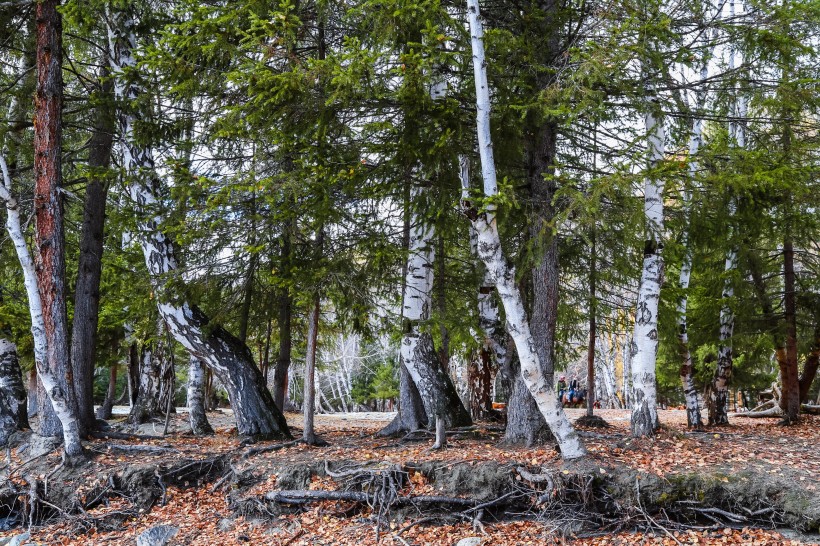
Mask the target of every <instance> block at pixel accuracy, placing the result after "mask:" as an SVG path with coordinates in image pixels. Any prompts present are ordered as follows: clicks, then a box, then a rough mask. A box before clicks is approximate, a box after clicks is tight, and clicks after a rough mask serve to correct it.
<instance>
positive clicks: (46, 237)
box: [34, 0, 80, 457]
mask: <svg viewBox="0 0 820 546" xmlns="http://www.w3.org/2000/svg"><path fill="white" fill-rule="evenodd" d="M58 4H59V2H57V1H56V0H43V1H42V2H38V3H37V4H36V16H35V17H36V24H37V91H36V93H35V98H34V220H35V234H34V245H35V249H36V250H35V256H34V257H35V265H36V269H37V286H38V288H39V292H40V297H41V300H42V305H43V321H44V325H45V337H46V343H47V351H46V360H45V362H43V363H42V366H43V368H44V369H43V370H41V375H44V374H48V375H49V376H52V377H53V379H54V387H53V388H51V391H50V392H49V393H47V394H48V396H49V398H50V399H52V400H54V401H57V400H59V401H61V402H64V403H65V405H66V411H67V412H68V413H69V414H70V417H74V418H76V416H77V399H76V397H75V394H74V380H73V374H72V370H71V364H70V361H69V347H68V317H67V314H66V297H65V242H64V236H63V203H62V198H61V195H60V188H61V186H62V111H63V79H62V20H61V17H60V14H59V12H58V11H57V6H58ZM70 417H69V416H65V418H70ZM61 418H62V416H61ZM59 423H60V422H59V421H57V424H58V425H59ZM61 432H62V427H61V426H54V422H53V421H49V420H48V419H42V420H41V426H40V434H41V435H44V436H56V435H60V433H61ZM77 455H80V454H79V453H66V456H67V457H73V456H77Z"/></svg>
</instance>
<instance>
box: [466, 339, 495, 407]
mask: <svg viewBox="0 0 820 546" xmlns="http://www.w3.org/2000/svg"><path fill="white" fill-rule="evenodd" d="M492 370H493V362H492V356H491V355H490V352H489V351H487V349H485V348H484V347H481V348H480V349H474V350H473V351H472V352H471V353H470V361H469V363H468V364H467V392H468V393H469V396H470V416H471V417H472V418H473V419H476V420H477V419H487V418H489V417H491V416H492V414H493V374H492Z"/></svg>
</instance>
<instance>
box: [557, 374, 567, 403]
mask: <svg viewBox="0 0 820 546" xmlns="http://www.w3.org/2000/svg"><path fill="white" fill-rule="evenodd" d="M557 389H558V400H563V399H564V393H565V392H566V391H567V378H566V376H563V375H562V376H561V377H559V378H558V385H557Z"/></svg>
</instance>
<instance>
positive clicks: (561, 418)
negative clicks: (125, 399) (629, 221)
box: [462, 0, 586, 459]
mask: <svg viewBox="0 0 820 546" xmlns="http://www.w3.org/2000/svg"><path fill="white" fill-rule="evenodd" d="M467 14H468V17H469V22H470V42H471V45H472V52H473V69H474V71H475V87H476V109H477V115H476V118H477V119H476V129H477V133H478V147H479V154H480V156H481V174H482V179H483V182H484V195H485V196H486V197H488V198H492V197H494V196H496V195H497V193H498V186H497V182H496V174H495V159H494V158H493V148H492V138H491V136H490V93H489V85H488V83H487V65H486V61H485V59H484V43H483V35H484V30H483V28H482V24H481V20H480V14H479V6H478V0H467ZM462 184H464V182H462ZM463 192H464V195H463V196H464V201H465V204H466V203H468V198H469V187H464V188H463ZM494 209H495V207H494V206H493V205H492V203H487V205H486V208H485V212H482V213H478V214H477V213H475V211H473V212H472V213H471V214H470V216H471V220H472V222H473V226H474V228H475V230H476V234H477V239H478V245H477V248H478V255H479V257H480V258H481V259H482V260H483V261H484V264H485V266H486V268H487V271H488V274H489V275H490V278H491V279H493V281H494V284H495V286H496V289H497V290H498V294H499V296H500V297H501V302H502V304H503V305H504V311H505V312H506V316H507V330H508V332H509V334H510V335H511V336H512V338H513V340H514V341H515V346H516V349H517V351H518V357H519V360H520V362H521V375H522V377H523V379H524V382H525V383H526V385H527V388H528V389H529V391H530V393H531V394H532V396H533V398H534V399H535V401H536V403H537V405H538V409H539V410H541V413H542V415H543V416H544V419H545V420H546V422H547V425H548V426H549V428H550V430H551V431H552V433H553V435H554V436H555V439H556V440H557V441H558V446H559V448H560V449H561V455H562V456H563V457H564V459H576V458H579V457H583V456H584V455H586V449H585V448H584V445H583V444H582V443H581V440H580V438H579V437H578V434H577V433H576V432H575V429H574V428H573V427H572V425H571V424H570V422H569V419H567V416H566V414H565V413H564V408H563V407H562V406H561V404H560V402H559V401H558V398H557V397H556V396H555V393H554V392H553V391H552V389H551V388H550V386H549V385H548V384H547V381H546V379H545V378H544V374H543V373H542V371H541V365H540V363H539V361H538V354H537V353H536V352H535V347H534V344H533V338H532V333H531V332H530V325H529V322H528V320H527V314H526V310H525V309H524V302H523V299H522V297H521V293H520V292H519V290H518V285H517V284H516V281H515V268H514V267H513V266H512V264H510V263H509V262H508V261H507V259H506V257H505V256H504V253H503V250H502V248H501V239H500V237H499V234H498V226H497V225H496V219H495V214H494Z"/></svg>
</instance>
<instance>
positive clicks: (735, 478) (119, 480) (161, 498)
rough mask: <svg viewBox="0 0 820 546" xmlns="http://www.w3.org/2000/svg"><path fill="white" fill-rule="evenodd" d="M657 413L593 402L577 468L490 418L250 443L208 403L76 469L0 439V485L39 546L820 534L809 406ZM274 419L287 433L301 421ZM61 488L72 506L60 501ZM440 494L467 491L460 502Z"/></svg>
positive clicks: (376, 425) (586, 541) (743, 539)
mask: <svg viewBox="0 0 820 546" xmlns="http://www.w3.org/2000/svg"><path fill="white" fill-rule="evenodd" d="M568 413H569V415H570V417H571V418H572V419H573V420H574V419H576V418H578V417H580V416H581V415H583V410H573V409H570V410H568ZM659 413H660V419H661V423H662V430H661V431H660V432H659V434H658V435H657V436H656V437H654V438H652V439H640V440H633V439H631V438H630V437H629V414H628V412H627V411H621V410H599V411H596V414H598V415H600V416H601V417H603V418H604V419H605V420H606V421H607V422H608V423H609V424H610V425H611V426H610V428H606V429H580V430H581V433H582V436H583V437H584V441H585V443H586V446H587V448H588V450H589V451H590V454H591V456H590V457H589V460H588V461H586V462H584V463H583V464H582V465H580V466H578V465H568V464H565V463H562V461H561V459H560V456H559V454H558V453H557V451H556V449H555V447H554V446H551V445H550V446H544V447H537V448H519V447H515V448H511V447H505V446H503V445H501V444H500V443H499V440H500V438H501V436H502V434H503V430H502V428H501V427H500V425H498V424H495V423H479V424H478V425H477V426H476V427H474V428H473V429H470V430H463V431H456V432H455V433H454V434H452V435H451V436H450V438H449V446H448V448H447V449H444V450H440V451H431V450H430V449H429V448H430V446H431V444H432V438H430V437H427V436H426V435H424V434H421V435H416V437H414V438H412V439H411V438H406V439H404V440H398V439H395V438H393V439H391V438H378V437H374V436H373V433H375V432H376V431H377V430H379V429H380V428H381V427H382V426H384V425H385V424H386V423H387V422H389V420H390V419H391V417H392V414H373V413H369V414H344V415H319V416H317V417H316V430H317V432H318V433H319V434H320V436H321V437H322V438H323V439H324V440H326V441H327V442H328V443H329V445H328V446H325V447H313V446H307V445H304V444H301V443H293V444H283V443H282V442H279V443H277V442H263V443H258V444H254V445H250V446H249V445H244V444H242V443H241V442H240V440H239V439H238V438H237V436H236V430H235V429H234V428H233V425H232V415H231V414H230V412H226V411H220V412H213V413H210V414H209V415H208V417H209V419H210V421H211V424H212V426H213V427H214V428H215V429H216V434H215V435H213V436H210V437H206V438H195V437H193V436H191V435H189V434H187V429H188V427H187V422H186V418H187V415H186V414H184V413H179V414H177V415H174V416H172V418H171V433H170V434H169V435H168V436H166V437H164V438H162V437H156V438H149V439H146V438H133V439H123V440H115V439H110V438H102V439H96V440H93V441H91V442H88V443H87V448H88V449H89V451H90V453H91V454H92V458H91V461H90V462H89V463H88V464H87V465H85V466H83V467H81V468H79V469H66V468H58V467H59V450H53V451H51V452H49V453H47V454H45V455H43V456H41V457H38V458H36V460H32V457H31V456H26V455H25V454H23V455H22V456H21V454H20V453H18V451H19V450H15V451H13V453H12V464H11V466H10V467H9V466H7V467H6V468H3V469H0V472H2V476H3V477H7V476H8V474H9V471H10V472H11V480H8V481H7V482H6V484H7V486H6V491H5V492H3V491H0V496H2V499H3V504H6V505H7V506H12V508H13V513H12V516H14V514H15V513H17V514H18V515H19V517H20V518H21V519H22V520H23V521H24V523H27V522H28V518H29V514H30V513H29V512H28V511H27V510H28V506H30V505H32V504H33V503H31V498H32V493H31V490H32V487H31V484H32V483H34V484H35V486H36V497H37V499H36V512H35V513H34V514H33V515H32V521H33V522H34V526H33V527H32V528H31V530H30V532H31V535H32V537H31V540H32V541H34V542H35V543H36V544H48V545H52V544H61V545H88V544H105V545H109V544H110V545H133V544H135V543H136V537H137V536H138V535H139V534H140V533H142V532H143V531H145V530H146V529H148V528H150V527H153V526H156V525H160V524H167V525H173V526H176V527H178V528H179V531H178V533H177V534H176V536H175V537H174V539H173V541H172V542H171V543H170V544H178V545H183V544H184V545H216V544H224V545H231V544H243V543H250V544H272V545H280V546H285V545H293V546H296V545H323V544H333V545H347V544H350V545H357V546H366V545H370V544H385V545H416V546H421V545H429V546H437V545H448V546H449V545H455V544H456V543H457V542H458V541H459V540H461V539H465V538H468V537H477V538H478V539H481V541H480V542H474V544H479V543H480V544H482V545H490V544H511V545H512V544H521V545H524V544H579V545H603V544H612V545H615V544H670V545H672V544H714V545H717V544H748V545H757V544H760V545H763V544H766V545H768V544H820V536H818V535H816V534H811V533H817V532H818V525H820V417H816V416H814V417H812V416H807V417H805V418H804V419H803V420H802V421H801V423H800V424H798V425H796V426H792V427H781V426H778V424H777V421H776V420H775V419H748V418H744V417H742V416H735V415H732V416H730V419H731V422H732V424H731V425H729V426H723V427H712V428H710V429H708V430H707V431H706V432H690V431H688V430H687V428H686V416H685V413H684V412H683V411H678V410H664V411H660V412H659ZM287 417H288V422H289V424H290V425H291V427H292V432H293V434H294V436H297V435H298V434H299V433H300V432H301V430H300V429H299V426H300V423H301V416H300V415H298V414H288V415H287ZM118 419H121V418H118V417H117V416H115V419H114V421H112V424H115V425H116V422H117V420H118ZM162 428H163V424H162V423H155V424H149V425H143V426H142V427H140V430H139V431H137V432H138V433H139V434H141V435H154V436H161V434H162ZM265 447H277V449H275V450H270V451H267V452H264V451H261V450H260V449H259V448H265ZM522 472H523V473H522ZM329 474H334V476H335V477H331V476H330V475H329ZM397 476H398V477H397ZM356 480H358V481H356ZM379 480H381V481H379ZM390 480H394V481H395V490H394V491H393V493H394V494H396V495H401V496H404V498H410V495H413V496H418V497H417V498H418V499H422V497H424V496H426V497H425V498H428V499H433V501H435V502H433V504H430V505H429V506H428V505H425V506H421V504H419V503H409V506H410V508H406V507H405V508H404V509H402V510H396V511H395V512H393V511H391V512H390V513H389V514H387V513H386V512H384V510H385V504H383V503H381V504H379V503H377V502H375V499H378V498H381V497H378V495H377V494H376V493H374V492H375V491H377V489H378V488H379V487H382V488H383V487H385V486H384V484H386V483H388V481H390ZM353 482H355V483H353ZM390 483H394V482H392V481H391V482H390ZM379 484H382V485H379ZM545 484H548V485H545ZM9 488H11V489H9ZM282 489H288V490H302V491H314V492H320V493H321V492H331V491H351V490H356V491H361V492H363V493H360V494H362V495H369V496H368V497H367V498H368V500H367V503H361V502H360V503H356V502H351V501H349V500H321V501H319V502H312V501H310V502H306V503H304V504H298V505H296V506H294V505H292V504H288V502H284V503H283V502H277V501H276V499H273V498H272V497H271V494H272V493H271V492H275V491H277V490H282ZM384 490H386V489H384ZM61 495H62V496H61ZM434 496H435V498H434ZM69 497H70V498H71V499H73V501H72V502H73V505H72V506H66V504H65V503H63V504H62V506H57V504H59V502H58V501H57V500H55V499H63V498H69ZM442 497H446V498H445V499H444V500H443V501H441V502H439V501H438V500H436V499H440V498H442ZM453 497H455V498H462V499H470V498H472V499H476V500H475V501H474V502H473V503H472V504H469V505H467V504H464V505H463V506H461V507H459V506H458V505H453V504H452V502H453V501H452V500H450V501H447V500H446V499H447V498H453ZM279 500H280V501H281V499H279ZM371 500H373V502H371ZM513 500H514V501H515V502H513ZM78 501H79V502H78ZM420 502H421V501H420ZM55 503H56V504H55ZM435 503H439V504H435ZM522 503H524V504H522ZM368 504H370V506H368ZM434 505H435V506H434ZM15 506H16V508H15ZM465 506H466V508H464V507H465ZM522 506H523V508H522ZM436 507H437V509H435V508H436ZM428 508H429V509H428ZM14 510H16V512H14ZM6 512H8V510H6ZM378 514H384V516H385V517H382V518H379V517H377V516H378ZM388 516H389V517H388ZM47 518H50V519H47ZM39 520H42V521H43V522H42V523H38V521H39ZM9 521H11V519H9ZM376 521H379V522H380V523H379V525H378V527H379V528H378V529H377V525H376V524H375V523H374V522H376ZM0 523H1V522H0ZM25 527H26V525H23V527H20V526H19V525H18V527H17V528H16V529H12V530H9V531H4V532H0V537H3V536H12V535H15V534H18V533H20V532H22V531H23V530H24V528H25ZM789 528H790V529H789ZM791 529H798V530H800V531H802V532H803V534H801V533H794V532H792V530H791ZM806 533H808V534H806ZM0 544H3V541H2V538H0Z"/></svg>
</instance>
